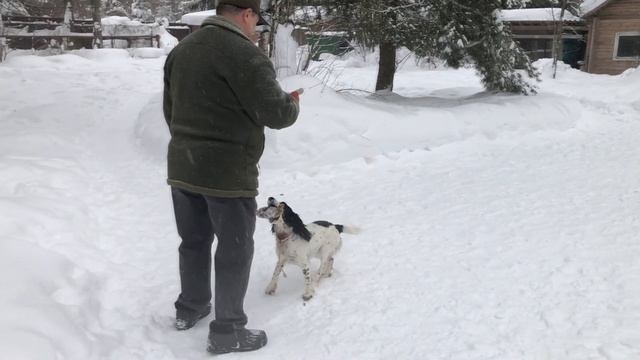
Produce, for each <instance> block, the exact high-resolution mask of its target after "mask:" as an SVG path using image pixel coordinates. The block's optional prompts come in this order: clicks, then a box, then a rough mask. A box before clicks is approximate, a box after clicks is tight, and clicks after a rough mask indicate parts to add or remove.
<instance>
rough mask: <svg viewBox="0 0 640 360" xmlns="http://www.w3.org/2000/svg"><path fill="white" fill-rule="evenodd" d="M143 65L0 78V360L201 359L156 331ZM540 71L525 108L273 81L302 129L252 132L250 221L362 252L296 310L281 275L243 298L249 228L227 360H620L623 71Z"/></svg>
mask: <svg viewBox="0 0 640 360" xmlns="http://www.w3.org/2000/svg"><path fill="white" fill-rule="evenodd" d="M14 55H15V54H14ZM163 60H164V59H163V58H162V57H160V58H150V59H148V58H147V59H144V58H131V57H130V56H129V54H128V53H127V52H126V51H124V50H101V51H83V52H74V53H72V54H66V55H60V56H52V57H36V56H17V55H15V56H12V57H10V58H9V60H8V61H7V62H6V63H3V64H2V65H0V119H1V120H2V121H1V124H2V127H1V128H0V178H1V179H2V182H0V309H1V310H0V359H12V360H13V359H38V360H40V359H118V360H120V359H154V360H156V359H167V360H169V359H206V358H209V356H208V355H207V353H206V351H205V340H206V336H207V331H208V327H207V322H206V321H203V322H202V323H200V324H198V325H197V326H196V327H195V328H194V329H192V330H189V331H186V332H177V331H175V330H174V329H173V328H172V320H173V315H174V310H173V304H172V303H173V301H174V299H175V297H176V295H177V293H178V270H177V246H178V242H179V240H178V236H177V234H176V231H175V225H174V221H173V215H172V208H171V202H170V195H169V188H168V186H166V185H165V159H164V155H165V146H166V141H167V139H168V134H167V130H166V125H165V124H164V120H163V119H162V116H161V111H160V108H159V104H160V90H161V86H162V81H161V79H162V78H161V70H162V64H163ZM328 63H331V64H332V65H333V68H332V69H331V70H330V71H329V70H326V69H325V71H324V72H322V71H320V70H318V69H320V68H321V67H322V66H326V64H328ZM538 64H539V65H540V66H542V67H543V79H544V81H543V82H542V83H540V85H539V86H540V93H539V94H538V95H537V96H530V97H523V96H510V95H503V94H490V93H486V92H483V91H482V89H481V86H480V82H479V80H478V78H477V76H476V75H475V74H474V73H473V71H472V70H469V69H461V70H457V71H454V70H442V69H434V70H426V69H425V68H422V67H419V66H414V65H412V64H411V63H408V64H407V65H406V66H404V67H403V68H402V69H401V70H400V72H399V73H398V75H397V78H396V87H395V91H396V92H397V95H394V96H386V97H382V98H372V97H367V96H364V95H363V94H366V92H363V91H360V90H364V91H371V90H372V88H373V81H374V80H375V67H374V66H372V65H371V62H367V61H360V60H358V59H357V58H356V57H351V58H349V59H347V60H344V61H343V60H332V61H331V62H325V63H324V64H323V63H319V64H314V69H315V74H317V75H318V77H319V78H321V79H322V80H324V82H321V81H319V80H318V79H317V78H312V77H307V76H296V77H291V78H287V79H284V80H283V87H284V88H285V89H290V90H293V89H296V88H298V87H305V89H306V91H305V93H304V95H303V99H302V113H301V116H300V119H299V121H298V122H297V123H296V124H295V125H294V126H293V127H292V128H289V129H286V130H283V131H279V132H275V131H269V132H268V139H267V151H266V153H265V156H264V158H263V161H262V173H261V188H260V192H261V194H260V196H259V198H258V201H259V204H263V203H265V202H266V198H267V197H268V196H276V197H278V198H279V199H283V200H286V201H287V202H288V203H289V205H291V206H292V208H293V209H294V210H296V211H297V212H298V213H299V214H300V215H301V217H302V218H303V219H304V220H306V221H312V220H318V219H323V220H329V221H333V222H338V223H345V224H352V225H357V226H359V227H361V228H363V229H364V231H363V232H362V233H361V234H359V235H356V236H349V235H345V237H344V246H343V248H342V250H341V253H339V254H338V257H337V259H336V271H335V274H334V277H332V278H330V279H327V280H326V281H324V282H323V283H321V285H320V287H319V288H318V291H317V294H316V297H315V298H314V299H312V300H311V301H309V302H307V303H306V304H305V303H303V302H302V300H301V298H300V295H301V293H302V276H301V274H299V271H298V270H297V268H295V267H290V268H288V271H287V273H288V275H289V277H288V278H284V279H281V283H280V287H279V291H278V293H277V294H276V295H275V296H267V295H265V294H264V293H263V289H264V287H265V286H266V285H267V283H268V281H269V278H270V276H271V271H272V268H273V265H274V262H275V254H274V251H273V248H274V241H273V238H272V236H271V234H270V233H269V226H268V224H267V223H266V222H264V221H261V220H260V219H258V226H257V231H256V235H255V240H256V254H255V260H254V266H253V272H252V277H251V283H250V286H249V291H248V294H247V298H246V310H247V313H248V315H249V319H250V325H251V326H253V327H258V328H264V329H265V330H266V331H267V333H268V335H269V344H268V346H267V347H266V348H264V349H262V350H261V351H259V352H256V353H247V354H241V355H235V354H231V355H225V358H229V359H241V358H242V359H460V360H462V359H470V360H481V359H504V360H525V359H553V360H570V359H575V360H585V359H609V360H631V359H639V358H640V296H639V294H640V243H639V242H638V236H639V234H640V166H638V159H639V158H640V146H638V134H639V133H640V70H636V71H629V72H627V73H625V74H623V75H620V76H606V75H589V74H585V73H580V72H578V71H575V70H571V69H567V68H562V69H561V71H560V72H559V73H558V78H557V79H556V80H552V79H551V78H550V76H549V75H548V73H549V69H548V63H546V62H545V61H541V62H539V63H538ZM327 84H328V85H331V86H327ZM345 88H349V89H359V90H357V91H356V90H348V91H340V92H336V91H335V90H334V89H345Z"/></svg>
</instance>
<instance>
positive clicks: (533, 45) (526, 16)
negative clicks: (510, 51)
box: [498, 8, 587, 68]
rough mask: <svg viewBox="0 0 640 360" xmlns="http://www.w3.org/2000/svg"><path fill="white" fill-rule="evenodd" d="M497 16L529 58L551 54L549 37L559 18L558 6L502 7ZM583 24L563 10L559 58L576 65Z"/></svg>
mask: <svg viewBox="0 0 640 360" xmlns="http://www.w3.org/2000/svg"><path fill="white" fill-rule="evenodd" d="M498 18H499V19H500V20H501V21H502V22H504V23H506V24H508V25H509V28H510V29H511V33H512V34H513V38H514V40H516V41H517V42H518V44H520V47H522V49H523V50H524V51H525V52H526V53H527V55H528V56H529V58H530V59H531V60H532V61H535V60H538V59H540V58H550V57H552V56H553V54H552V48H553V37H554V31H555V27H556V23H557V22H558V21H559V19H560V9H559V8H535V9H514V10H502V11H501V12H500V13H499V15H498ZM586 32H587V27H586V25H585V23H584V21H583V20H582V19H580V18H579V17H577V16H575V15H573V14H571V13H569V12H565V14H564V21H563V28H562V43H561V45H562V57H561V60H562V61H564V62H565V63H567V64H569V65H571V66H572V67H574V68H579V67H580V63H581V61H582V60H583V59H584V52H585V48H586V41H585V40H586Z"/></svg>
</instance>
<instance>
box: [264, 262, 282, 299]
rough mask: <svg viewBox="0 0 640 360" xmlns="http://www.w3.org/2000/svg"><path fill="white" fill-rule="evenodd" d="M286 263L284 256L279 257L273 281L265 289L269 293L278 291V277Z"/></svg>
mask: <svg viewBox="0 0 640 360" xmlns="http://www.w3.org/2000/svg"><path fill="white" fill-rule="evenodd" d="M285 263H286V260H285V259H284V258H278V263H277V264H276V268H275V269H273V276H272V277H271V282H269V285H267V288H266V289H265V290H264V292H265V293H266V294H267V295H273V294H274V293H275V292H276V289H277V288H278V278H279V277H280V273H281V272H282V268H283V267H284V264H285Z"/></svg>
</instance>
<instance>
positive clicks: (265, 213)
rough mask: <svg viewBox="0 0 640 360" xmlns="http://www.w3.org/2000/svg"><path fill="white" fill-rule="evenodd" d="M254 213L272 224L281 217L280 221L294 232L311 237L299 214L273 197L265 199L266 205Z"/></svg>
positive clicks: (307, 237) (306, 238)
mask: <svg viewBox="0 0 640 360" xmlns="http://www.w3.org/2000/svg"><path fill="white" fill-rule="evenodd" d="M256 215H257V216H258V217H259V218H262V219H268V220H269V222H270V223H272V224H274V226H275V223H276V222H278V220H280V219H282V222H283V223H284V224H285V225H287V226H288V227H290V228H291V230H292V231H293V232H294V233H296V234H298V235H299V236H300V237H302V238H303V239H305V240H309V239H311V233H310V232H309V230H307V227H306V226H304V223H303V222H302V219H300V216H298V214H296V213H295V212H293V210H291V208H290V207H289V206H288V205H287V203H285V202H284V201H283V202H279V201H278V200H276V199H275V198H272V197H270V198H269V200H268V201H267V206H265V207H262V208H260V209H258V211H257V213H256ZM272 230H273V229H272Z"/></svg>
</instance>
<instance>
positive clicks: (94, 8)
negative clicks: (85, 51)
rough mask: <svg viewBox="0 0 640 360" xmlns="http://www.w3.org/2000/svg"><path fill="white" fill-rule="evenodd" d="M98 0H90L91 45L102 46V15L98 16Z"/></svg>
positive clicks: (99, 5)
mask: <svg viewBox="0 0 640 360" xmlns="http://www.w3.org/2000/svg"><path fill="white" fill-rule="evenodd" d="M101 5H102V3H101V1H100V0H91V17H92V18H93V47H94V48H98V49H100V48H102V17H101V16H100V7H101Z"/></svg>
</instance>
